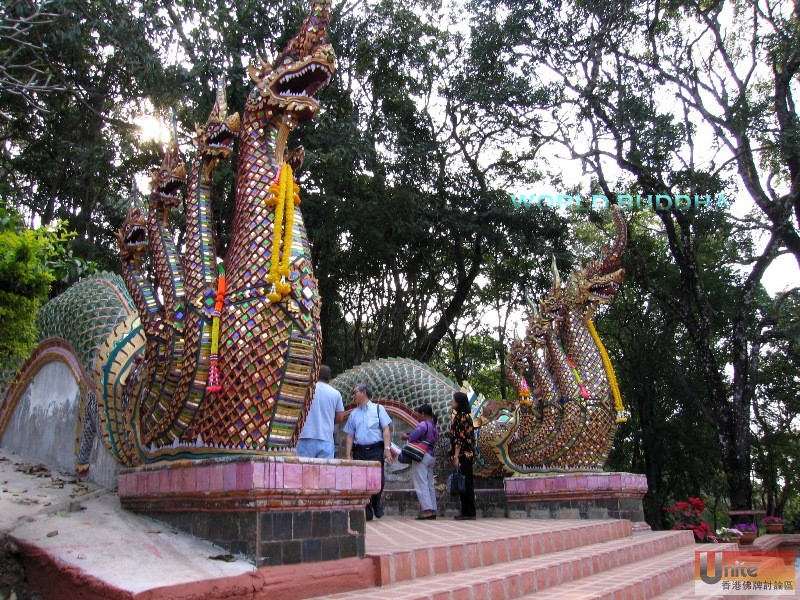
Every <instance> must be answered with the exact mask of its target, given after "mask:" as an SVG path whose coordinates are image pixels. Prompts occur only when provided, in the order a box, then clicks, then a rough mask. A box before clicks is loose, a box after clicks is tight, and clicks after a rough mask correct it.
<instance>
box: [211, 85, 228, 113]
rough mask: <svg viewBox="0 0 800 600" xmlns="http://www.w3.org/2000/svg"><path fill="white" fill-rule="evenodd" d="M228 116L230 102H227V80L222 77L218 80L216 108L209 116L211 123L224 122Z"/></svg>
mask: <svg viewBox="0 0 800 600" xmlns="http://www.w3.org/2000/svg"><path fill="white" fill-rule="evenodd" d="M227 114H228V102H227V100H225V78H224V77H223V76H222V75H220V76H219V79H218V80H217V97H216V99H215V100H214V108H212V109H211V114H210V115H209V116H208V120H209V121H224V120H225V116H226V115H227Z"/></svg>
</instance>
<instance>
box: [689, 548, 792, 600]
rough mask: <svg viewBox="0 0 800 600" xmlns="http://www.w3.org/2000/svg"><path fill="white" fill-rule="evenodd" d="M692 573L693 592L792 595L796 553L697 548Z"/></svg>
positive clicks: (703, 593)
mask: <svg viewBox="0 0 800 600" xmlns="http://www.w3.org/2000/svg"><path fill="white" fill-rule="evenodd" d="M694 573H695V578H694V579H695V582H694V588H695V594H696V595H707V594H709V593H719V594H724V595H725V596H771V597H772V596H794V595H795V587H796V581H795V555H794V554H793V553H791V552H767V551H735V550H698V551H697V552H695V557H694Z"/></svg>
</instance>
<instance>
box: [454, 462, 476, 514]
mask: <svg viewBox="0 0 800 600" xmlns="http://www.w3.org/2000/svg"><path fill="white" fill-rule="evenodd" d="M458 464H459V465H460V467H461V474H462V475H463V476H464V479H465V481H466V484H467V485H466V487H465V488H464V493H463V494H461V514H462V515H463V516H465V517H474V516H475V485H474V483H473V481H472V459H471V458H466V457H464V456H460V457H459V458H458Z"/></svg>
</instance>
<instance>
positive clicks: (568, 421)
mask: <svg viewBox="0 0 800 600" xmlns="http://www.w3.org/2000/svg"><path fill="white" fill-rule="evenodd" d="M613 218H614V223H615V226H616V232H617V235H616V239H615V242H614V244H613V245H612V246H611V247H610V248H609V247H606V246H604V247H603V250H602V254H601V256H600V258H598V259H596V260H592V261H590V262H589V263H588V264H587V265H586V266H584V267H581V268H578V269H576V270H575V271H574V272H573V273H572V275H571V277H570V280H569V282H568V283H567V284H566V285H563V284H562V282H561V277H560V276H559V273H558V270H557V269H556V267H555V263H554V265H553V274H554V281H553V287H552V289H551V291H550V292H549V293H548V294H547V295H545V297H543V298H542V299H541V300H540V301H539V303H538V305H534V306H532V307H531V312H530V314H529V320H528V328H527V332H526V337H525V340H517V341H515V342H514V343H513V344H512V345H511V348H510V351H509V354H508V358H507V361H506V364H507V371H506V372H507V375H508V377H509V380H510V381H512V382H513V383H514V384H515V386H516V387H517V388H518V390H519V398H518V400H517V401H516V402H504V403H498V402H493V401H487V400H486V399H485V398H484V397H483V396H480V395H478V394H476V393H475V392H474V391H473V390H472V389H471V388H470V387H469V386H468V384H466V383H465V384H464V387H463V388H462V387H460V386H457V385H456V384H455V383H454V382H453V381H451V380H450V379H448V378H447V377H445V376H444V375H442V374H440V373H437V372H436V371H435V370H434V369H431V368H430V367H428V366H426V365H422V364H420V363H417V362H416V361H411V360H408V359H402V358H390V359H381V360H375V361H371V362H368V363H365V364H363V365H359V366H357V367H354V368H353V369H350V370H349V371H346V372H344V373H342V374H341V375H340V376H338V377H337V378H336V379H334V380H333V382H332V385H333V386H334V387H336V388H337V389H339V391H341V392H342V394H343V396H345V397H346V398H348V399H349V395H350V391H351V390H352V389H353V384H354V383H356V382H358V381H365V382H367V383H369V384H370V385H372V386H373V389H374V392H375V395H376V396H377V397H379V398H383V399H387V400H391V401H394V402H399V403H401V404H403V405H405V406H407V407H408V408H410V409H412V410H413V409H416V408H418V407H419V406H420V405H422V404H424V403H430V404H431V405H432V406H433V409H434V412H435V413H436V415H437V416H438V417H439V419H440V420H441V419H447V418H448V417H449V414H450V400H451V398H452V395H453V392H456V391H460V390H461V391H465V392H466V393H467V395H468V397H469V399H470V404H471V406H472V413H473V421H474V423H475V425H476V427H477V433H476V448H477V451H478V452H477V454H478V456H477V460H476V473H477V472H479V473H480V474H482V475H486V476H500V475H526V474H535V473H542V472H549V471H568V470H576V471H599V470H602V469H603V466H604V465H605V462H606V460H607V459H608V454H609V451H610V449H611V444H612V442H613V440H614V435H615V433H616V429H617V423H618V422H622V421H624V420H626V419H627V416H626V411H625V410H624V407H623V405H622V400H621V398H620V395H619V390H618V388H617V385H616V379H615V376H614V370H613V367H612V366H611V363H610V360H609V359H608V354H607V353H606V350H605V348H604V347H603V343H602V341H601V340H600V338H599V336H598V335H597V332H596V331H595V329H594V325H593V324H592V321H591V318H592V316H593V314H594V312H595V311H596V309H597V308H598V306H600V305H602V304H607V303H609V302H610V301H611V299H612V298H613V297H614V296H615V295H616V293H617V291H618V289H619V284H620V282H621V281H622V278H623V275H624V271H623V270H622V269H621V268H620V261H621V257H622V252H623V251H624V249H625V245H626V239H627V237H626V233H627V225H626V223H625V220H624V219H623V218H622V215H621V213H620V212H619V210H618V209H616V208H615V210H614V212H613ZM529 379H530V383H529ZM531 390H532V391H531Z"/></svg>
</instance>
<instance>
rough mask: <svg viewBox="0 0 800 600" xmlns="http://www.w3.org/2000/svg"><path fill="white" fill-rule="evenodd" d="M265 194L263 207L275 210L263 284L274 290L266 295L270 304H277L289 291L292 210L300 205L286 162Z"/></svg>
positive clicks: (290, 168)
mask: <svg viewBox="0 0 800 600" xmlns="http://www.w3.org/2000/svg"><path fill="white" fill-rule="evenodd" d="M269 192H270V197H269V198H267V205H268V206H274V207H275V221H274V224H273V235H272V253H271V255H270V265H269V274H268V276H267V281H269V282H270V283H271V284H273V286H274V288H275V289H274V291H273V292H271V293H269V294H267V298H269V299H270V301H272V302H280V301H281V300H282V299H283V298H284V297H285V296H287V295H288V294H289V292H291V290H292V287H291V286H290V285H289V284H288V283H287V282H286V278H288V277H289V275H290V273H291V267H290V265H291V260H292V235H293V233H294V207H295V206H297V205H298V204H300V186H299V185H297V183H296V182H295V181H294V175H293V173H292V167H291V166H289V164H288V163H283V164H282V165H281V170H280V172H279V173H278V177H276V178H275V181H273V182H272V184H271V185H270V186H269Z"/></svg>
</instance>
